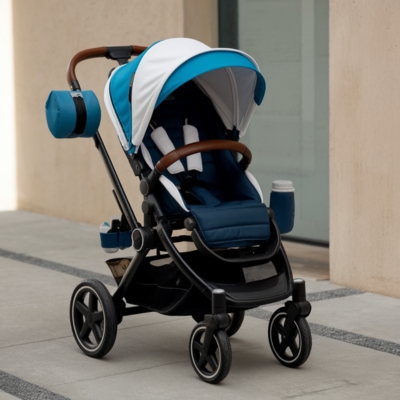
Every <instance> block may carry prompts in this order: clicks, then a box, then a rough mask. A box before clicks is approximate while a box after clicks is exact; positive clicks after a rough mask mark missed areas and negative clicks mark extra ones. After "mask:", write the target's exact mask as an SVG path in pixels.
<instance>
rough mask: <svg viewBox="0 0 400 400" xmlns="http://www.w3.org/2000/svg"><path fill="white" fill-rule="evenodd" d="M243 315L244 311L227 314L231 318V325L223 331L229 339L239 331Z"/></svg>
mask: <svg viewBox="0 0 400 400" xmlns="http://www.w3.org/2000/svg"><path fill="white" fill-rule="evenodd" d="M244 315H245V312H244V311H235V312H233V313H230V314H229V316H230V317H231V323H230V324H229V325H228V327H227V328H226V329H225V332H226V334H227V335H228V336H229V337H231V336H233V335H234V334H235V333H236V332H237V331H238V330H239V329H240V327H241V326H242V324H243V320H244Z"/></svg>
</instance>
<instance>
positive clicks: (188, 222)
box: [183, 217, 197, 231]
mask: <svg viewBox="0 0 400 400" xmlns="http://www.w3.org/2000/svg"><path fill="white" fill-rule="evenodd" d="M183 225H184V226H185V228H186V229H187V230H188V231H192V230H193V229H194V228H196V226H197V222H196V220H195V219H194V218H192V217H187V218H185V220H184V221H183Z"/></svg>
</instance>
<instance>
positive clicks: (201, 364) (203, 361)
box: [196, 353, 207, 369]
mask: <svg viewBox="0 0 400 400" xmlns="http://www.w3.org/2000/svg"><path fill="white" fill-rule="evenodd" d="M206 362H207V357H206V355H205V353H202V355H201V357H200V358H199V359H198V361H197V362H196V365H197V368H198V369H201V368H203V367H204V365H205V364H206Z"/></svg>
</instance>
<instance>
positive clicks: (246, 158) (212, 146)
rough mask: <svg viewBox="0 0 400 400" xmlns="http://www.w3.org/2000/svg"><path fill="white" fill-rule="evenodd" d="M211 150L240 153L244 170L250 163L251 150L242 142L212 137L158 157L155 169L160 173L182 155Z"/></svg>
mask: <svg viewBox="0 0 400 400" xmlns="http://www.w3.org/2000/svg"><path fill="white" fill-rule="evenodd" d="M213 150H232V151H236V152H238V153H240V154H242V155H243V158H242V159H241V160H240V165H241V166H242V167H243V169H244V170H246V169H247V167H248V166H249V165H250V163H251V157H252V155H251V151H250V150H249V149H248V148H247V146H245V145H244V144H243V143H239V142H234V141H231V140H221V139H213V140H203V141H201V142H196V143H191V144H187V145H185V146H182V147H180V148H179V149H176V150H173V151H171V152H170V153H168V154H166V155H165V156H164V157H162V158H160V160H159V161H158V163H157V164H156V167H155V169H156V171H157V172H158V173H159V174H162V173H163V172H164V171H165V170H166V169H167V168H168V167H169V166H170V165H172V164H173V163H174V162H176V161H178V160H180V159H181V158H183V157H187V156H190V155H192V154H195V153H201V152H204V151H213Z"/></svg>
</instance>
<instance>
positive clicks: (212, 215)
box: [190, 200, 270, 249]
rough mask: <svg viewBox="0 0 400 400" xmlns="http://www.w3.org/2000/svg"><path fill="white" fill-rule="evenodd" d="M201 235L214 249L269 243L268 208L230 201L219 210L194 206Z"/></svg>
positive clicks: (219, 206)
mask: <svg viewBox="0 0 400 400" xmlns="http://www.w3.org/2000/svg"><path fill="white" fill-rule="evenodd" d="M190 211H191V213H192V214H193V216H194V217H195V219H196V221H197V223H198V225H199V228H200V233H201V235H202V237H203V239H204V241H205V243H206V244H207V245H208V247H210V248H212V249H217V248H228V247H247V246H252V245H254V244H256V243H260V242H265V241H267V240H268V238H269V235H270V224H269V216H268V211H267V207H266V206H265V204H263V203H260V202H256V201H253V200H242V201H229V202H224V203H221V204H220V205H218V206H215V207H210V206H201V205H193V206H191V207H190Z"/></svg>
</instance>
